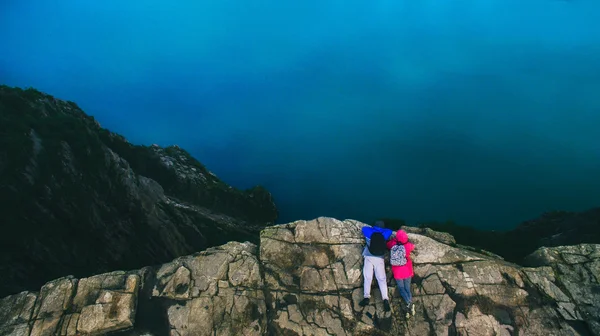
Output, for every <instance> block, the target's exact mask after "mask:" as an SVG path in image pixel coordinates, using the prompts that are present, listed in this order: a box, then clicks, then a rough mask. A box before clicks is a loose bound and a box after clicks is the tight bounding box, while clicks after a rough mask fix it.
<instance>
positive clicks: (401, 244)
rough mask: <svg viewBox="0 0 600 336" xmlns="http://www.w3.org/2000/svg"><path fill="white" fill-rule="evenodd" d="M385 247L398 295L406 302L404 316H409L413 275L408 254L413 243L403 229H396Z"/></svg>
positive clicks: (413, 247) (413, 310) (411, 306)
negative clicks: (388, 254) (388, 253)
mask: <svg viewBox="0 0 600 336" xmlns="http://www.w3.org/2000/svg"><path fill="white" fill-rule="evenodd" d="M387 248H388V249H390V263H391V264H392V274H393V275H394V280H396V284H397V285H398V290H399V291H400V295H401V296H402V298H403V299H404V302H406V310H407V313H406V317H409V314H412V315H414V314H415V305H414V304H413V303H412V294H411V291H410V283H411V281H412V277H413V276H414V271H413V264H412V260H411V258H410V254H411V252H412V251H413V250H414V249H415V245H414V244H413V243H411V242H409V241H408V235H407V234H406V232H405V231H404V230H398V231H396V234H395V235H394V236H392V237H391V239H390V240H389V241H388V242H387Z"/></svg>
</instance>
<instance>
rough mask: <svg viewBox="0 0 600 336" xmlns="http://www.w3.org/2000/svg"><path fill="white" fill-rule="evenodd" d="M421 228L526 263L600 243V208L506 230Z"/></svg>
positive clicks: (447, 225)
mask: <svg viewBox="0 0 600 336" xmlns="http://www.w3.org/2000/svg"><path fill="white" fill-rule="evenodd" d="M384 220H385V221H386V223H387V224H388V225H389V226H390V227H392V228H399V227H401V226H404V225H406V224H405V222H404V221H403V220H401V219H393V218H386V219H384ZM418 227H420V228H430V229H433V230H436V231H441V232H448V233H450V234H452V235H453V236H454V238H455V239H456V243H458V244H461V245H468V246H472V247H475V248H479V249H482V250H487V251H490V252H493V253H495V254H497V255H500V256H502V257H503V258H505V259H506V260H508V261H511V262H515V263H518V264H522V263H523V262H524V260H523V259H524V258H525V257H526V256H527V255H529V254H530V253H532V252H533V251H535V250H536V249H538V248H540V247H542V246H545V247H557V246H567V245H577V244H598V243H600V208H592V209H589V210H586V211H582V212H573V211H552V212H547V213H544V214H542V215H541V216H540V217H538V218H535V219H531V220H528V221H525V222H523V223H521V224H519V225H517V226H516V227H515V228H514V229H511V230H506V231H484V230H478V229H476V228H474V227H470V226H464V225H459V224H456V223H454V222H452V221H447V222H427V223H421V224H419V225H418Z"/></svg>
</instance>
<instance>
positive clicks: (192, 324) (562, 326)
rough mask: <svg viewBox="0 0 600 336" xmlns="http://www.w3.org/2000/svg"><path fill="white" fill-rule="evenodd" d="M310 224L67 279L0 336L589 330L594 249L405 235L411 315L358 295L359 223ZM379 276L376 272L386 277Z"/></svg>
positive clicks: (594, 318) (9, 308) (15, 310)
mask: <svg viewBox="0 0 600 336" xmlns="http://www.w3.org/2000/svg"><path fill="white" fill-rule="evenodd" d="M364 225H366V224H364V223H361V222H358V221H354V220H344V221H340V220H337V219H334V218H324V217H322V218H317V219H314V220H311V221H296V222H292V223H289V224H282V225H276V226H270V227H267V228H264V229H263V230H262V232H261V234H260V245H259V246H257V245H255V244H253V243H250V242H244V243H240V242H230V243H227V244H225V245H222V246H218V247H213V248H210V249H208V250H206V251H203V252H200V253H196V254H193V255H189V256H185V257H180V258H177V259H175V260H173V261H172V262H169V263H165V264H162V265H158V266H154V267H145V268H142V269H140V270H132V271H117V272H112V273H106V274H100V275H95V276H91V277H87V278H82V279H76V278H74V277H72V276H68V277H63V278H60V279H57V280H54V281H51V282H48V283H46V284H45V285H44V286H43V287H42V288H41V290H40V291H39V292H21V293H19V294H15V295H11V296H8V297H5V298H3V299H1V300H0V335H36V336H37V335H109V334H110V335H140V336H141V335H145V336H149V335H156V336H158V335H178V336H184V335H507V336H509V335H545V336H546V335H600V307H599V306H598V302H600V285H599V279H600V245H594V244H581V245H574V246H561V247H553V248H541V249H538V250H537V251H536V252H534V253H533V254H531V255H530V256H529V257H528V258H527V260H528V263H529V264H528V266H529V267H524V266H519V265H516V264H512V263H508V262H505V261H503V260H502V259H501V258H497V257H495V256H494V255H493V254H489V253H485V251H481V252H477V251H474V250H472V249H467V248H461V247H459V246H457V245H455V244H454V243H453V239H452V237H451V236H450V235H448V234H443V233H439V232H435V231H432V230H428V231H423V232H421V233H420V234H417V233H409V238H410V239H411V241H412V242H414V243H415V245H416V249H415V251H414V255H413V261H414V265H415V273H416V274H415V278H414V280H413V284H412V290H413V293H414V300H415V304H416V309H417V313H416V315H415V316H414V317H412V318H410V319H409V320H407V319H406V318H405V317H404V315H403V314H402V309H401V308H400V305H399V302H400V299H399V295H398V293H397V290H396V289H395V287H394V286H393V282H392V279H389V280H390V281H389V284H390V287H389V290H390V297H392V298H393V299H392V311H391V312H384V310H383V304H382V302H381V299H380V297H378V290H377V287H376V286H377V285H376V284H374V285H373V290H372V295H373V296H372V298H373V299H372V300H371V305H369V306H367V307H364V308H362V307H360V306H359V305H358V302H359V301H360V300H361V299H362V282H363V280H362V256H361V251H362V246H363V243H364V239H363V238H362V235H361V232H360V230H361V228H362V227H363V226H364ZM389 274H390V272H389V271H388V275H389Z"/></svg>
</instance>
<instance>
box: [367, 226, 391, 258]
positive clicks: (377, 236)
mask: <svg viewBox="0 0 600 336" xmlns="http://www.w3.org/2000/svg"><path fill="white" fill-rule="evenodd" d="M386 251H387V246H386V245H385V238H384V237H383V234H381V232H373V234H372V235H371V242H370V243H369V252H371V254H372V255H374V256H378V257H380V256H383V255H384V254H385V252H386Z"/></svg>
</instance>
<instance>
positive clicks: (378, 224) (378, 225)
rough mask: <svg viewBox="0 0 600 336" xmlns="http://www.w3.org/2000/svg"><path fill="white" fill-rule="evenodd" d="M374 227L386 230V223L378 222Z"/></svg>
mask: <svg viewBox="0 0 600 336" xmlns="http://www.w3.org/2000/svg"><path fill="white" fill-rule="evenodd" d="M373 226H377V227H380V228H385V223H384V222H383V221H382V220H378V221H375V224H374V225H373Z"/></svg>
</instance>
